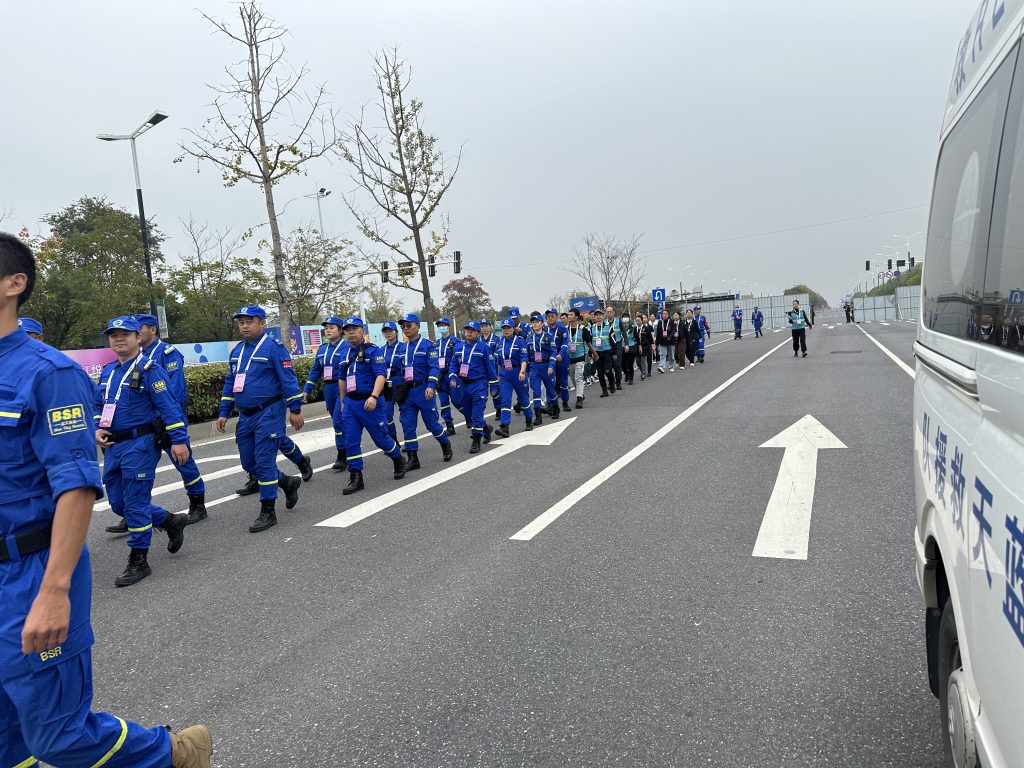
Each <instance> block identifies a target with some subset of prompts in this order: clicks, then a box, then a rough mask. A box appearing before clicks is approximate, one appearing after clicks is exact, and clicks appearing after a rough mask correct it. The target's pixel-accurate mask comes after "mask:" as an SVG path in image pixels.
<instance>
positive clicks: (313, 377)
mask: <svg viewBox="0 0 1024 768" xmlns="http://www.w3.org/2000/svg"><path fill="white" fill-rule="evenodd" d="M349 349H350V347H349V344H348V342H347V341H345V340H344V339H342V340H341V341H337V342H335V343H333V344H321V345H320V347H319V348H318V349H317V351H316V357H315V358H314V359H313V366H312V367H311V368H310V369H309V376H307V377H306V383H305V385H304V386H303V388H302V391H303V393H305V394H307V395H308V394H310V393H311V392H312V391H313V387H315V386H316V383H317V381H318V380H320V379H323V381H324V405H326V406H327V413H328V414H330V417H331V423H333V424H334V447H335V448H336V449H338V450H339V451H343V450H345V430H344V424H343V423H342V418H341V408H342V401H341V393H340V391H339V385H338V382H339V381H341V379H342V374H341V369H342V366H343V364H344V361H345V358H346V356H347V355H348V350H349ZM301 460H302V457H301V455H300V457H299V461H301Z"/></svg>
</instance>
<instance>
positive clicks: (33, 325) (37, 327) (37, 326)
mask: <svg viewBox="0 0 1024 768" xmlns="http://www.w3.org/2000/svg"><path fill="white" fill-rule="evenodd" d="M18 326H19V327H20V328H21V330H23V331H24V332H25V333H38V334H39V335H40V336H42V335H43V324H42V323H40V322H39V321H38V320H33V319H32V318H31V317H22V318H19V319H18Z"/></svg>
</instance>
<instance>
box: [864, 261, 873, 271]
mask: <svg viewBox="0 0 1024 768" xmlns="http://www.w3.org/2000/svg"><path fill="white" fill-rule="evenodd" d="M864 271H865V272H870V271H871V262H870V261H865V262H864Z"/></svg>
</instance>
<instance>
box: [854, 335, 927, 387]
mask: <svg viewBox="0 0 1024 768" xmlns="http://www.w3.org/2000/svg"><path fill="white" fill-rule="evenodd" d="M857 327H858V328H860V332H861V333H863V334H864V335H865V336H867V337H868V338H869V339H870V340H871V343H872V344H874V345H875V346H876V347H878V348H879V349H880V350H882V351H883V352H884V353H885V354H886V355H888V357H889V359H890V360H892V361H893V362H894V363H896V365H898V366H899V367H900V368H902V369H903V372H904V373H906V374H907V376H909V377H910V378H912V379H913V378H916V376H915V374H914V369H913V368H911V367H910V366H909V365H907V364H906V363H904V362H903V361H902V360H900V359H899V358H898V357H896V355H894V354H893V353H892V352H890V351H889V348H888V347H886V346H885V345H883V344H882V343H881V342H879V341H878V339H876V338H875V337H874V336H872V335H871V334H870V333H868V332H867V331H865V330H864V329H863V328H861V327H860V326H859V325H858V326H857Z"/></svg>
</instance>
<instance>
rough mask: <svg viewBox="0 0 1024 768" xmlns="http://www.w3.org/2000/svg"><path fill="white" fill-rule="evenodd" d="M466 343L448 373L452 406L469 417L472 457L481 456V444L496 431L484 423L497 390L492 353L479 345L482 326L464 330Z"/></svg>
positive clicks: (474, 323)
mask: <svg viewBox="0 0 1024 768" xmlns="http://www.w3.org/2000/svg"><path fill="white" fill-rule="evenodd" d="M465 332H466V340H465V341H460V342H459V344H458V346H457V347H456V348H455V355H454V357H453V358H452V364H451V367H450V368H449V371H448V385H449V387H450V389H451V393H452V403H453V404H454V405H455V407H456V408H458V409H459V410H460V411H461V412H462V415H463V416H465V417H466V423H467V424H468V425H469V426H470V434H471V435H472V437H473V443H472V446H471V447H470V449H469V452H470V453H480V440H481V438H482V439H483V440H484V442H486V443H489V442H491V433H492V432H493V431H494V428H493V427H492V426H491V425H490V424H487V423H486V422H485V421H484V407H485V406H486V405H487V393H488V391H490V392H493V391H494V390H495V389H497V387H498V373H497V371H495V370H494V360H493V359H492V357H491V351H490V349H489V348H488V347H487V345H486V344H484V343H483V342H482V341H480V323H478V322H477V321H476V320H470V321H469V322H467V323H466V326H465Z"/></svg>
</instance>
